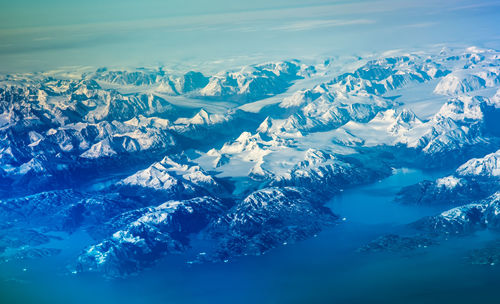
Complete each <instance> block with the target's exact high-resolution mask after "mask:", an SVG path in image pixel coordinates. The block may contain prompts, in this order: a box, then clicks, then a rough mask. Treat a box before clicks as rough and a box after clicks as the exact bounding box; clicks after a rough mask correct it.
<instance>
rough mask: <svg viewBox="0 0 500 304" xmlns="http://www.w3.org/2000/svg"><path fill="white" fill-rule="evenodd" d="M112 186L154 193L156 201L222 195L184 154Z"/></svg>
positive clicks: (134, 193)
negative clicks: (211, 194)
mask: <svg viewBox="0 0 500 304" xmlns="http://www.w3.org/2000/svg"><path fill="white" fill-rule="evenodd" d="M174 159H176V160H175V161H174ZM113 188H114V189H118V190H119V191H120V192H122V193H130V194H133V195H134V196H140V195H148V194H149V195H148V196H150V195H154V196H155V200H158V199H159V197H162V198H169V199H177V198H187V197H193V196H198V195H200V194H204V193H205V194H208V193H217V194H219V195H221V194H222V193H223V192H224V189H223V188H222V186H221V185H219V184H218V183H217V182H216V181H215V179H214V178H213V177H212V176H211V175H209V174H207V173H206V172H205V171H203V169H201V168H200V167H199V166H197V165H193V164H192V163H190V162H189V161H188V160H187V159H186V158H185V157H184V158H182V157H169V156H165V157H164V158H163V159H162V160H161V161H159V162H155V163H153V164H152V165H151V166H149V167H148V168H146V169H144V170H140V171H138V172H136V173H134V174H132V175H130V176H128V177H126V178H124V179H122V180H121V181H119V182H117V183H116V184H115V185H114V186H113ZM153 192H154V194H153ZM158 192H160V193H161V194H160V193H158Z"/></svg>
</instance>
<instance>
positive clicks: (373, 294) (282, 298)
mask: <svg viewBox="0 0 500 304" xmlns="http://www.w3.org/2000/svg"><path fill="white" fill-rule="evenodd" d="M440 175H441V172H439V173H436V174H428V173H423V172H421V171H418V170H413V169H399V170H397V171H396V172H395V174H394V175H393V176H391V177H389V178H387V179H384V180H382V181H379V182H377V183H374V184H371V185H367V186H363V187H357V188H353V189H349V190H345V191H344V192H343V193H342V194H341V195H338V196H336V197H334V198H333V199H332V200H331V201H330V202H328V206H329V207H331V208H332V210H333V211H334V212H335V213H337V214H339V215H340V216H341V217H342V218H343V221H342V222H341V223H340V224H339V225H337V226H334V227H330V228H328V229H326V230H324V231H323V232H321V233H320V234H318V235H317V236H316V237H314V238H311V239H309V240H306V241H302V242H298V243H295V244H287V245H285V246H282V247H280V248H277V249H274V250H272V251H270V252H268V253H267V254H265V255H262V256H252V257H250V256H246V257H241V258H238V259H235V260H231V261H229V262H228V263H217V264H210V263H209V264H189V263H186V258H185V257H182V256H176V255H173V256H169V257H167V258H165V259H164V260H163V261H162V262H161V263H160V264H159V265H156V266H155V267H154V268H151V269H149V270H146V271H144V272H142V273H140V274H139V275H137V276H133V277H129V278H126V279H121V280H106V279H103V278H102V277H100V276H98V275H95V274H83V275H73V274H71V272H70V270H69V269H67V268H66V267H65V265H68V264H70V263H71V261H72V258H74V255H75V254H77V253H78V251H79V250H81V249H80V248H81V246H79V243H80V242H82V243H84V242H85V240H86V236H85V235H83V234H81V235H80V234H76V235H74V237H73V238H72V240H71V241H70V242H61V243H60V244H59V246H60V247H62V248H66V249H65V250H64V251H63V252H64V254H61V255H58V256H54V257H50V258H43V259H38V260H29V261H28V260H25V261H15V262H8V263H3V264H0V303H40V304H41V303H50V304H59V303H65V304H66V303H75V304H80V303H81V304H83V303H85V304H88V303H122V304H127V303H384V304H390V303H405V304H411V303H419V304H422V303H426V304H428V303H455V304H457V303H482V304H486V303H495V304H497V303H500V291H499V289H498V286H500V267H499V266H489V265H488V266H483V265H471V264H469V263H467V261H466V260H465V258H464V257H465V256H466V255H467V253H468V252H469V250H470V249H471V248H479V247H480V246H481V244H483V243H485V242H488V241H489V240H491V239H492V238H494V237H495V235H492V233H491V232H484V233H481V234H477V235H474V236H471V237H468V238H461V239H456V240H450V241H447V242H443V243H442V244H440V245H438V246H431V247H428V248H423V249H420V250H416V251H412V252H405V253H376V254H367V253H359V252H356V249H357V248H359V247H360V246H362V245H364V244H366V243H367V242H369V241H371V240H373V239H374V238H376V237H378V236H380V235H382V234H385V233H390V232H392V231H396V230H397V229H398V228H399V227H401V225H404V224H406V223H410V222H412V221H414V220H417V219H419V218H421V217H422V216H425V215H432V214H435V213H437V212H439V211H441V210H445V209H447V208H448V206H441V207H437V208H424V207H419V206H401V205H397V204H395V203H394V202H393V199H394V195H395V193H396V192H397V191H398V190H399V189H400V188H401V187H402V186H405V185H409V184H413V183H415V182H418V181H420V180H423V179H433V178H435V177H436V176H440Z"/></svg>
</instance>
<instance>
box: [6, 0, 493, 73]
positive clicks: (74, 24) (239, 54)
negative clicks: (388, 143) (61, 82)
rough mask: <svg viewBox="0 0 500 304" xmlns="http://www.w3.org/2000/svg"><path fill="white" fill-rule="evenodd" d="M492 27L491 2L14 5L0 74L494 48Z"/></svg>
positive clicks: (185, 0)
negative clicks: (439, 46) (431, 48)
mask: <svg viewBox="0 0 500 304" xmlns="http://www.w3.org/2000/svg"><path fill="white" fill-rule="evenodd" d="M4 2H5V1H4ZM498 20H500V1H498V0H495V1H491V0H485V1H483V0H441V1H436V0H408V1H403V0H380V1H368V0H360V1H338V0H337V1H335V0H309V1H298V0H245V1H237V0H211V1H207V0H194V1H189V0H166V1H165V0H163V1H160V0H142V1H137V0H134V1H132V0H120V1H118V0H110V1H105V0H87V1H78V2H76V1H62V0H46V1H39V0H18V1H10V2H9V3H3V4H2V9H1V10H0V70H1V71H8V72H12V71H38V70H45V69H55V68H58V67H62V66H82V65H83V66H95V67H97V66H112V67H115V66H141V65H156V64H168V65H170V66H174V64H177V63H178V64H181V65H188V66H189V65H198V64H199V65H200V69H203V68H207V67H208V66H214V64H213V63H214V62H215V63H220V67H221V68H222V66H224V65H239V64H245V63H251V62H258V61H262V60H268V59H288V58H292V57H293V58H316V57H321V56H328V55H338V54H354V53H356V54H362V53H366V52H373V51H383V50H389V49H401V48H403V49H415V48H421V47H425V46H427V45H432V44H441V43H443V44H454V45H455V44H460V45H478V46H487V47H494V48H499V47H500V29H499V28H500V26H499V25H498V23H499V22H498ZM207 63H211V64H207ZM216 67H218V66H216Z"/></svg>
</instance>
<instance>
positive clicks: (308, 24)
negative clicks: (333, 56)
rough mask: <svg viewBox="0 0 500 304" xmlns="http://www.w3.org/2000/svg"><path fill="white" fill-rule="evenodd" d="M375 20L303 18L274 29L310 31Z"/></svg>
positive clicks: (370, 22)
mask: <svg viewBox="0 0 500 304" xmlns="http://www.w3.org/2000/svg"><path fill="white" fill-rule="evenodd" d="M373 23H375V21H374V20H370V19H355V20H339V19H331V20H303V21H297V22H291V23H288V24H285V25H280V26H277V27H274V28H273V30H279V31H309V30H313V29H318V28H328V27H337V26H349V25H360V24H373Z"/></svg>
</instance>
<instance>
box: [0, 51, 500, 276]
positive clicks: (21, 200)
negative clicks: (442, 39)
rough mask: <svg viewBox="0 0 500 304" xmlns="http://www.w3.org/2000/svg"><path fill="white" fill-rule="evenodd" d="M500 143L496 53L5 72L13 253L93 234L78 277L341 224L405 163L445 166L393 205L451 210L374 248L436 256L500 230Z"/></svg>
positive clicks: (0, 153) (190, 258)
mask: <svg viewBox="0 0 500 304" xmlns="http://www.w3.org/2000/svg"><path fill="white" fill-rule="evenodd" d="M499 149H500V51H496V50H492V49H482V48H477V47H469V48H465V49H464V48H451V47H450V48H442V49H441V48H439V49H434V50H426V51H415V52H409V53H406V52H402V51H400V52H399V53H397V52H391V54H390V56H388V55H384V54H376V55H371V56H366V57H365V58H361V57H352V58H351V57H332V58H325V59H324V60H321V61H318V62H308V61H301V60H284V61H280V62H270V63H262V64H255V65H250V66H244V67H238V68H235V69H234V70H227V71H221V72H219V73H215V74H213V75H205V74H203V73H201V72H199V71H184V72H180V71H172V70H169V69H168V68H167V67H153V68H138V69H134V70H130V69H111V68H99V69H97V70H93V71H86V72H83V73H81V74H75V73H74V72H72V71H61V70H59V71H55V72H40V73H26V74H4V75H0V198H1V200H0V231H1V232H2V233H1V234H0V259H1V262H6V261H9V260H14V259H34V258H40V257H44V256H51V255H58V254H63V253H64V248H58V246H56V245H55V244H56V243H57V242H55V240H56V241H64V240H71V239H72V238H73V237H75V236H77V235H79V236H81V235H82V234H84V235H86V238H85V241H83V242H80V243H81V244H80V243H79V244H80V248H78V252H77V253H75V254H70V255H71V259H70V260H71V261H70V262H68V265H62V266H63V267H67V269H68V271H69V272H73V273H75V274H76V275H78V274H81V273H88V272H97V273H99V274H102V275H103V276H105V277H108V278H117V277H125V276H129V275H132V274H137V273H140V272H141V271H144V270H145V269H147V268H151V267H154V266H155V265H156V264H157V263H158V262H159V261H160V260H162V259H168V258H169V256H172V255H176V256H182V257H184V258H185V261H186V262H189V263H212V262H215V263H218V262H229V263H231V261H232V260H234V259H237V258H238V257H239V256H245V255H261V254H265V253H266V252H268V251H269V250H273V249H275V248H277V247H280V246H284V245H285V244H289V243H294V242H298V241H302V240H306V239H308V238H311V237H313V236H315V235H317V234H320V233H321V231H322V230H324V229H325V228H326V227H333V226H338V225H343V224H344V221H343V216H344V215H343V214H337V213H336V212H333V211H332V210H331V209H330V208H329V207H328V206H326V203H327V202H328V201H330V200H331V199H332V198H333V197H335V196H337V195H340V194H341V193H342V192H343V191H344V190H347V189H353V188H355V187H359V186H362V185H367V184H371V183H376V182H378V181H380V180H382V179H385V178H387V177H389V176H391V175H393V174H394V172H395V171H397V170H399V169H401V168H416V169H419V170H428V171H432V172H445V173H443V174H442V176H440V177H439V178H437V179H435V180H425V181H421V182H419V183H417V184H414V185H409V186H405V187H402V188H401V189H399V192H398V194H397V195H396V196H395V197H394V204H402V205H425V206H429V205H434V206H435V205H439V206H445V207H446V208H447V210H446V211H444V212H442V213H440V214H436V215H434V216H430V217H425V218H422V219H420V220H417V221H416V222H414V223H411V224H409V225H407V226H405V227H404V229H403V230H404V231H403V230H402V231H401V233H400V234H399V233H398V234H394V235H390V236H381V237H380V238H378V239H375V240H374V241H373V242H372V243H369V244H367V245H366V246H365V247H363V248H361V249H360V250H362V251H365V252H366V251H373V249H374V248H375V249H376V250H384V249H387V248H389V249H390V250H397V249H398V248H402V247H404V248H406V249H408V248H410V249H411V248H413V247H418V246H417V245H416V244H423V243H425V244H426V246H427V245H429V246H438V245H437V244H438V243H440V242H443V241H444V240H446V239H448V238H452V237H462V236H463V235H466V234H470V233H474V232H476V231H480V230H485V229H490V230H495V229H497V230H498V229H500V205H499V202H500V150H499ZM448 209H449V210H448ZM409 231H413V232H412V233H410V234H409ZM376 250H375V251H376ZM65 269H66V268H65Z"/></svg>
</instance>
